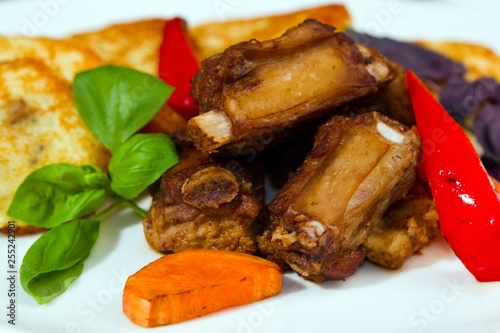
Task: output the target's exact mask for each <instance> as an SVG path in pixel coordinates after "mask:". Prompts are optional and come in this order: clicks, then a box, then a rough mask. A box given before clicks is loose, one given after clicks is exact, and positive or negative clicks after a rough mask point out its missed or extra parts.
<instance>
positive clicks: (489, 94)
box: [347, 30, 500, 179]
mask: <svg viewBox="0 0 500 333" xmlns="http://www.w3.org/2000/svg"><path fill="white" fill-rule="evenodd" d="M347 34H348V35H349V36H350V37H351V38H353V39H354V41H356V42H358V43H360V44H363V45H366V46H368V47H371V48H374V49H377V50H378V51H379V52H380V53H382V54H383V55H384V56H386V57H387V58H389V59H391V60H392V61H394V62H397V63H399V64H400V65H401V66H402V67H403V69H405V70H406V69H411V70H413V71H414V72H415V73H417V75H418V76H419V77H421V78H422V79H423V80H424V81H425V82H426V83H429V84H431V85H433V86H438V85H439V86H440V87H441V89H440V92H439V96H440V102H441V104H442V105H443V106H444V107H445V109H446V110H447V111H448V112H449V113H450V115H451V116H452V117H453V118H454V119H455V120H456V121H457V122H459V123H461V124H462V123H463V121H464V119H465V118H467V117H468V116H470V115H471V114H472V113H474V112H475V111H477V112H478V113H477V115H475V117H474V125H473V127H474V128H473V130H474V133H475V135H476V137H477V140H478V142H479V144H480V145H481V146H482V148H483V149H484V151H485V157H484V160H485V164H486V165H487V170H488V171H489V172H490V175H492V176H493V177H495V178H497V179H500V84H499V83H498V82H496V81H495V80H493V79H491V78H481V79H479V80H477V81H474V82H469V81H467V80H465V77H464V75H465V72H466V70H465V67H464V66H463V65H462V64H461V63H459V62H456V61H454V60H452V59H449V58H447V57H445V56H443V55H440V54H438V53H436V52H433V51H430V50H428V49H425V48H423V47H421V46H419V45H416V44H412V43H407V42H401V41H397V40H394V39H390V38H379V37H374V36H370V35H367V34H362V33H358V32H354V31H352V30H349V31H347Z"/></svg>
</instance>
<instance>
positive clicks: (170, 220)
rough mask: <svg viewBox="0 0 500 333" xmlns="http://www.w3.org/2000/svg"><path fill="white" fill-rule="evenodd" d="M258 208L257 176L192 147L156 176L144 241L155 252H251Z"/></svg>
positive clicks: (259, 187) (261, 192)
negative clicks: (155, 190)
mask: <svg viewBox="0 0 500 333" xmlns="http://www.w3.org/2000/svg"><path fill="white" fill-rule="evenodd" d="M263 208H264V184H263V177H262V175H261V173H260V172H258V168H256V167H255V165H254V166H253V169H252V172H251V173H250V172H249V170H248V169H247V168H246V167H245V166H244V165H243V164H242V163H239V162H236V161H235V160H230V161H227V160H217V159H215V158H212V157H210V156H208V155H207V154H205V153H202V152H200V151H198V150H197V149H195V148H193V147H189V148H187V149H184V151H183V152H182V153H181V160H180V163H179V164H177V165H176V166H174V167H173V168H172V169H170V170H168V171H167V172H166V173H165V174H164V175H163V176H162V178H161V184H160V189H159V191H157V192H156V193H155V194H154V196H153V203H152V205H151V208H150V210H149V212H148V215H147V216H146V218H145V219H144V221H143V226H144V232H145V235H146V239H147V241H148V243H149V244H150V245H151V246H152V247H153V248H155V249H157V250H158V251H161V252H165V253H170V252H179V251H183V250H186V249H196V248H213V249H222V250H230V251H239V252H245V253H251V254H254V253H255V252H256V250H257V245H256V236H257V234H258V232H259V224H258V223H257V219H258V217H259V214H260V213H261V211H262V209H263Z"/></svg>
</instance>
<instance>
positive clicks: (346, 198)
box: [259, 112, 420, 282]
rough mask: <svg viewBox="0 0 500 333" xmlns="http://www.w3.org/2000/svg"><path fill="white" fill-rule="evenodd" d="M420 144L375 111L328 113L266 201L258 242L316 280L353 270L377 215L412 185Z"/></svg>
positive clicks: (272, 256)
mask: <svg viewBox="0 0 500 333" xmlns="http://www.w3.org/2000/svg"><path fill="white" fill-rule="evenodd" d="M419 144H420V141H419V138H418V136H417V135H416V134H415V133H414V132H413V131H411V130H409V129H407V128H406V127H405V126H403V125H401V124H400V123H397V122H395V121H394V120H391V119H389V118H387V117H385V116H382V115H380V114H378V113H375V112H373V113H368V114H360V115H357V116H355V117H353V118H346V117H342V116H334V117H332V118H331V119H330V120H328V121H327V122H326V123H325V124H324V125H322V126H321V127H320V128H319V130H318V133H317V134H316V137H315V144H314V147H313V149H312V151H311V152H310V153H309V155H308V156H307V157H306V159H305V161H304V163H303V164H302V165H301V166H300V168H299V169H298V170H297V173H296V174H295V176H294V177H293V178H292V179H291V180H290V181H289V182H288V183H287V184H286V185H285V187H284V188H283V189H282V190H281V191H280V192H279V193H278V194H277V195H276V197H275V198H274V199H273V200H272V201H271V202H270V204H269V206H268V212H267V214H268V215H269V226H268V227H267V228H266V230H265V232H264V233H263V235H262V236H261V237H260V238H259V247H260V249H261V250H262V251H263V252H264V253H266V254H268V258H269V259H271V260H273V259H274V260H276V259H278V260H276V261H279V259H282V260H283V261H285V262H286V263H287V264H288V265H290V267H291V268H292V269H293V270H295V271H296V272H297V273H298V274H299V275H301V276H303V277H305V278H307V279H310V280H313V281H316V282H322V281H324V280H330V279H344V278H345V277H348V276H350V275H352V274H353V273H354V272H355V271H356V268H357V267H358V265H359V264H361V262H363V260H364V258H365V253H364V251H363V249H362V248H361V245H362V244H363V243H364V242H365V240H366V238H367V237H368V235H369V234H370V231H371V229H372V227H373V225H374V223H375V222H376V221H378V220H379V219H380V218H381V217H382V215H383V214H384V213H385V211H386V210H387V207H389V205H390V204H392V203H394V202H395V201H397V200H398V199H400V198H401V197H402V196H403V195H405V194H406V192H407V191H408V190H409V189H410V188H411V186H412V185H413V183H414V181H415V178H416V171H415V166H416V164H417V161H418V157H419Z"/></svg>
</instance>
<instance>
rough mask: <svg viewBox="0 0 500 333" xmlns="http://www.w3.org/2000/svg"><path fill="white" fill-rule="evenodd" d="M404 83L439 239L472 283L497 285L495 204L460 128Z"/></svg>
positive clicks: (417, 84)
mask: <svg viewBox="0 0 500 333" xmlns="http://www.w3.org/2000/svg"><path fill="white" fill-rule="evenodd" d="M406 80H407V84H408V89H409V93H410V97H411V101H412V104H413V109H414V113H415V118H416V122H417V130H418V132H419V134H420V137H421V138H422V157H423V159H424V164H425V171H426V173H427V178H428V181H429V184H430V187H431V190H432V196H433V198H434V202H435V203H436V210H437V213H438V216H439V225H440V229H441V233H442V235H443V236H444V238H445V239H446V241H447V242H448V244H449V245H450V246H451V248H452V249H453V251H454V252H455V254H456V255H457V257H458V258H459V259H460V260H461V261H462V263H463V264H464V265H465V267H466V268H467V269H468V270H469V271H470V272H471V273H472V274H473V275H474V276H475V277H476V279H477V280H478V281H481V282H487V281H500V200H499V196H498V194H497V192H496V191H495V187H494V184H493V182H492V181H491V179H490V177H489V176H488V173H487V172H486V170H485V168H484V166H483V164H482V162H481V160H480V158H479V156H478V154H477V153H476V150H475V149H474V147H473V145H472V143H471V142H470V140H469V139H468V137H467V135H466V134H465V133H464V131H463V130H462V128H461V127H460V126H459V125H458V124H457V123H456V122H455V120H453V118H452V117H451V116H450V115H449V114H448V112H446V110H445V109H444V108H443V107H442V106H441V105H440V104H439V102H438V101H437V100H436V99H435V98H434V96H433V95H432V93H431V92H430V91H429V90H428V89H427V88H426V87H425V85H424V84H423V82H422V81H421V80H420V79H419V78H418V77H417V75H416V74H415V73H413V72H412V71H407V72H406Z"/></svg>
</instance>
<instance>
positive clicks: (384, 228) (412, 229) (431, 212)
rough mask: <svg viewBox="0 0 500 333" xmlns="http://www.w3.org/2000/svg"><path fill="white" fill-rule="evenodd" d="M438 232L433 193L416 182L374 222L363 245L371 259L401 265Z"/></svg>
mask: <svg viewBox="0 0 500 333" xmlns="http://www.w3.org/2000/svg"><path fill="white" fill-rule="evenodd" d="M438 234H439V221H438V215H437V212H436V206H435V205H434V201H433V200H432V196H431V193H430V191H429V190H427V189H425V188H424V187H423V186H422V185H419V184H418V182H417V184H416V185H415V186H414V187H413V188H412V189H411V190H410V192H409V194H408V195H407V196H405V197H404V198H402V199H400V200H398V201H397V202H396V203H394V204H393V205H392V206H391V207H389V209H388V210H387V212H386V213H385V214H384V216H383V217H382V218H381V219H379V220H378V221H377V222H376V223H375V224H374V226H373V229H372V230H371V232H370V235H369V236H368V238H367V239H366V240H365V241H364V242H363V248H364V250H365V252H366V258H367V259H368V260H370V261H371V262H373V263H375V264H377V265H380V266H382V267H384V268H389V269H398V268H400V267H401V266H403V264H404V263H405V262H406V260H407V259H408V258H410V257H411V256H412V255H413V254H415V253H416V252H417V251H419V250H420V249H422V248H423V247H424V246H426V245H428V244H429V243H430V241H431V240H432V239H434V238H435V237H436V236H437V235H438Z"/></svg>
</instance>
